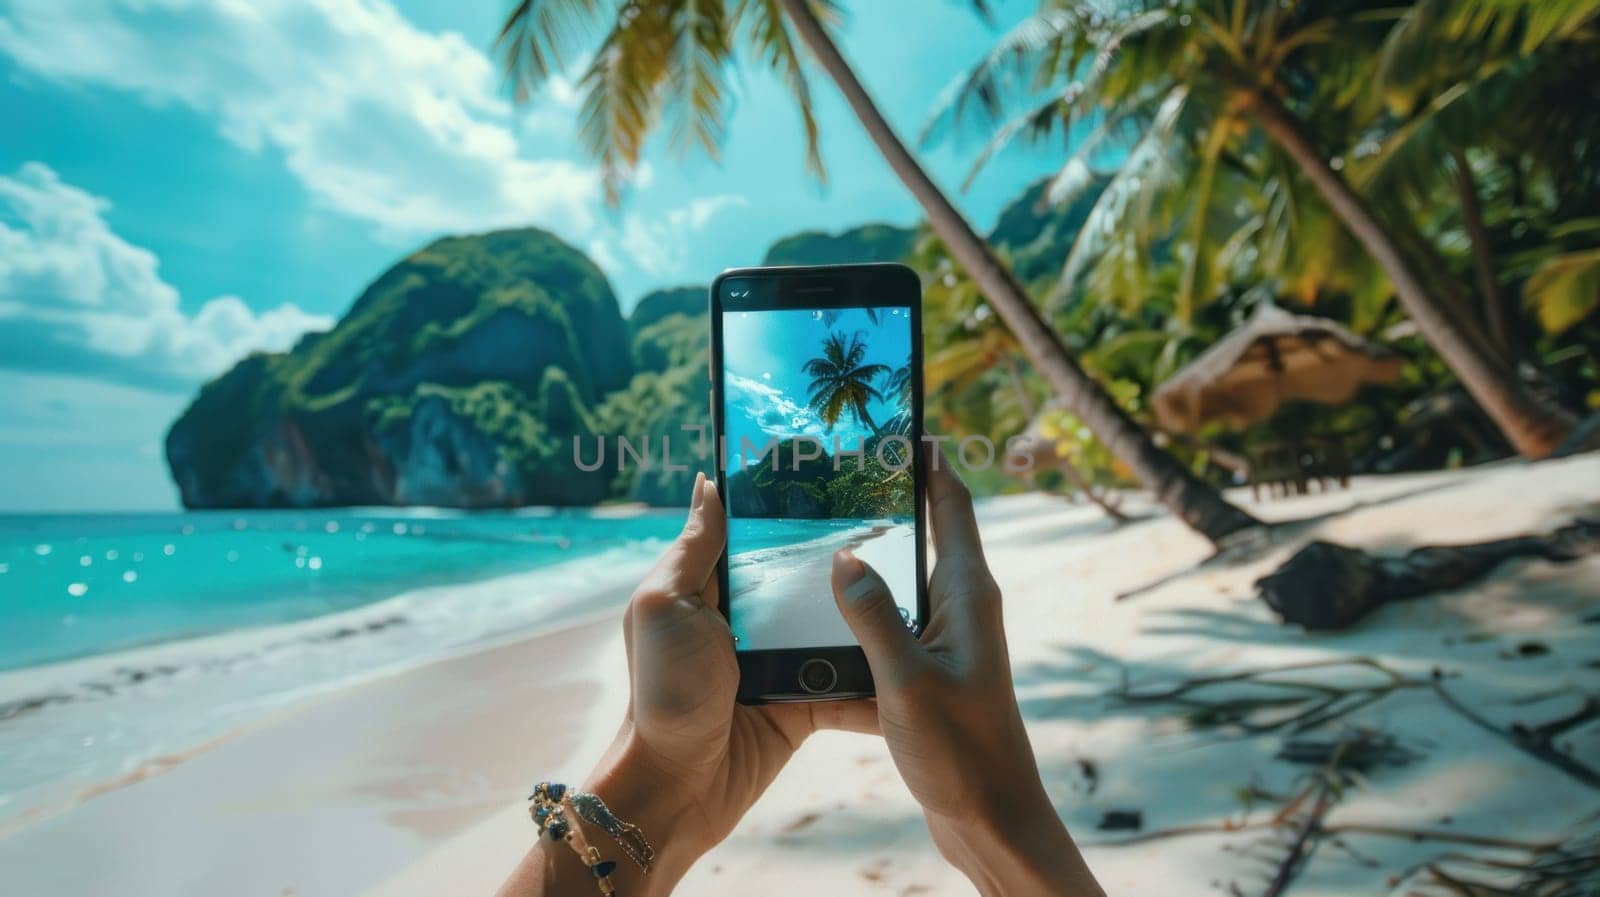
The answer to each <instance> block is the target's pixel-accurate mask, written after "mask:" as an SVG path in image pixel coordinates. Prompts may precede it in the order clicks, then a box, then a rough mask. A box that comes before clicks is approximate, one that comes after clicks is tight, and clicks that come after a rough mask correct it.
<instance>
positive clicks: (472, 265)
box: [167, 228, 633, 507]
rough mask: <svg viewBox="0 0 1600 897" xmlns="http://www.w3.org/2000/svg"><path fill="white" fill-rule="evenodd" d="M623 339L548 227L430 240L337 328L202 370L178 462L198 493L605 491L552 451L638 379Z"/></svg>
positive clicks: (573, 497) (191, 496)
mask: <svg viewBox="0 0 1600 897" xmlns="http://www.w3.org/2000/svg"><path fill="white" fill-rule="evenodd" d="M627 339H628V337H627V327H626V325H625V323H624V321H623V319H622V316H621V314H620V312H619V311H618V308H617V300H616V297H615V296H614V295H613V294H612V292H611V288H610V286H609V285H608V284H607V282H606V279H605V277H604V275H602V274H601V273H600V270H599V269H598V268H597V267H595V265H594V264H593V263H592V262H590V261H589V259H588V258H586V257H585V256H584V255H583V254H582V253H581V252H578V251H577V250H575V249H573V248H572V247H570V246H568V245H566V244H565V243H563V242H561V241H560V240H559V239H557V238H556V237H554V236H552V235H551V234H548V233H546V232H544V231H541V230H536V229H532V228H529V229H523V230H511V231H499V232H495V233H490V234H484V235H480V236H470V237H450V238H446V239H442V240H438V241H436V242H434V243H432V244H430V245H429V246H427V247H426V248H424V249H422V250H420V251H418V252H416V253H414V254H412V255H411V256H409V257H407V258H406V259H404V260H402V261H401V262H400V263H399V264H397V265H395V266H394V267H393V268H391V269H389V270H388V271H387V272H385V273H384V274H383V275H382V276H380V277H379V278H378V279H377V280H376V281H374V282H373V283H372V285H371V286H370V287H368V288H367V290H366V291H365V292H364V293H363V294H362V295H361V297H360V298H358V299H357V300H356V302H355V303H354V304H353V305H352V306H351V308H350V311H349V312H348V313H346V314H345V316H344V318H343V319H342V320H340V321H339V323H338V325H337V326H335V327H334V329H333V330H331V331H329V332H328V333H326V334H319V335H315V336H311V337H307V338H306V339H304V340H302V341H301V342H300V344H299V345H297V346H296V347H295V348H294V349H293V350H292V351H290V352H288V353H283V354H277V355H258V356H254V357H252V358H249V359H246V360H245V361H243V362H241V363H240V364H239V365H238V366H236V367H235V368H234V369H233V370H231V371H229V372H228V373H226V374H224V375H223V376H222V377H220V378H218V379H217V380H216V381H214V382H212V383H210V384H208V385H207V386H206V387H205V388H204V389H203V390H202V391H201V394H200V396H199V397H198V398H197V399H196V401H195V403H194V404H193V405H192V406H191V407H190V408H189V409H188V410H187V411H186V412H185V413H184V415H183V417H181V418H180V419H179V420H178V421H177V422H176V423H175V424H174V425H173V427H172V430H171V432H170V433H169V434H168V437H167V454H168V461H169V463H170V464H171V466H172V470H173V475H174V478H175V479H176V480H177V482H178V485H179V489H180V491H181V492H182V495H183V500H184V502H185V504H186V505H188V506H190V507H226V506H306V505H340V504H366V503H402V504H403V503H439V504H466V505H470V506H480V505H511V504H526V503H544V502H552V503H570V502H573V501H583V502H589V501H596V500H599V499H602V498H605V497H606V496H607V494H608V492H607V489H606V488H604V484H602V488H598V489H597V488H595V486H594V484H593V483H576V484H575V483H574V482H569V481H566V480H564V479H563V477H562V476H561V475H560V474H561V473H563V472H565V473H569V474H570V473H573V471H563V470H562V469H561V468H560V467H559V465H557V466H552V465H553V464H554V461H555V460H556V459H559V457H560V455H561V449H562V448H565V450H566V451H568V452H570V438H571V434H572V432H574V431H573V429H572V428H573V427H576V426H578V425H579V424H581V423H582V422H584V421H587V420H590V419H591V415H592V410H591V409H592V408H593V406H595V405H597V404H598V403H599V402H600V401H602V400H603V399H604V397H605V396H606V395H608V394H610V393H611V392H614V391H615V390H617V389H619V388H622V387H624V386H626V385H627V384H628V381H629V378H630V376H631V375H632V371H633V365H632V361H631V355H630V353H629V351H628V341H627ZM424 409H425V410H426V413H419V411H422V410H424ZM555 418H560V420H557V419H555ZM558 423H559V424H560V425H558ZM580 429H581V427H580ZM578 479H579V480H581V479H582V478H578Z"/></svg>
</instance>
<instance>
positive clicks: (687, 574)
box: [640, 473, 728, 601]
mask: <svg viewBox="0 0 1600 897" xmlns="http://www.w3.org/2000/svg"><path fill="white" fill-rule="evenodd" d="M727 539H728V528H727V519H726V518H725V517H724V515H723V513H722V502H721V499H719V498H718V497H717V489H716V486H715V485H713V484H712V483H711V482H710V481H708V480H707V479H706V476H705V474H703V473H702V474H698V475H696V476H695V481H694V498H693V501H692V502H691V504H690V505H689V517H688V519H687V520H686V521H684V524H683V531H682V532H681V533H679V534H678V538H677V539H676V540H674V541H673V543H672V545H670V546H669V547H668V548H667V550H666V553H664V554H663V555H662V556H661V560H659V561H657V562H656V565H655V567H654V568H653V569H651V571H650V572H649V573H648V574H646V575H645V578H644V582H643V584H641V585H640V591H641V592H645V591H654V592H660V593H662V594H666V595H672V596H678V597H690V596H693V597H694V598H695V600H697V601H703V600H704V595H705V593H706V586H707V584H708V583H710V582H711V580H712V578H713V576H714V574H715V573H716V571H717V562H718V561H719V560H720V559H721V558H722V547H723V545H724V544H725V543H726V542H727Z"/></svg>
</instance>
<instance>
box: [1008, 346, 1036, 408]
mask: <svg viewBox="0 0 1600 897" xmlns="http://www.w3.org/2000/svg"><path fill="white" fill-rule="evenodd" d="M1005 365H1006V376H1007V377H1009V378H1010V380H1011V391H1012V392H1014V393H1016V395H1017V404H1018V405H1020V406H1021V407H1022V416H1023V417H1025V418H1027V419H1028V421H1029V422H1030V423H1031V422H1032V421H1033V416H1034V415H1035V414H1038V413H1039V409H1038V408H1036V407H1034V404H1033V396H1030V395H1028V385H1027V384H1026V383H1023V382H1022V372H1021V371H1019V370H1017V357H1016V356H1015V355H1012V354H1010V353H1006V360H1005Z"/></svg>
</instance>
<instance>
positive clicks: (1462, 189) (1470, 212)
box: [1450, 150, 1512, 359]
mask: <svg viewBox="0 0 1600 897" xmlns="http://www.w3.org/2000/svg"><path fill="white" fill-rule="evenodd" d="M1450 161H1451V162H1452V163H1453V164H1454V166H1455V169H1456V193H1457V195H1458V196H1460V197H1461V220H1462V223H1463V224H1464V225H1465V227H1466V231H1467V242H1468V243H1470V244H1471V245H1472V270H1473V273H1474V274H1475V275H1476V276H1477V278H1478V293H1479V294H1480V295H1481V297H1482V299H1483V323H1484V326H1485V327H1487V328H1488V332H1489V339H1490V340H1491V341H1492V342H1493V343H1494V347H1495V348H1496V349H1497V350H1499V352H1500V354H1501V355H1502V356H1504V357H1505V358H1507V359H1510V358H1512V350H1511V337H1510V334H1509V332H1508V328H1507V327H1506V311H1505V301H1504V300H1503V299H1501V297H1500V284H1499V282H1498V280H1497V279H1496V277H1495V273H1494V257H1493V256H1492V255H1490V246H1489V229H1488V228H1487V227H1485V226H1484V223H1483V204H1482V203H1480V202H1479V201H1478V184H1477V180H1476V179H1475V178H1473V176H1472V166H1470V165H1468V164H1467V154H1466V153H1464V152H1462V151H1461V150H1456V151H1454V152H1452V153H1451V154H1450Z"/></svg>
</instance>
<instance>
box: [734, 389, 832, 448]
mask: <svg viewBox="0 0 1600 897" xmlns="http://www.w3.org/2000/svg"><path fill="white" fill-rule="evenodd" d="M724 385H725V387H726V388H727V390H728V395H729V397H730V398H731V399H732V401H733V402H734V403H735V404H736V405H738V406H740V407H742V408H744V409H745V411H746V412H747V414H748V415H749V417H750V419H751V420H752V421H753V422H754V423H755V425H756V426H758V427H760V428H761V431H762V432H763V433H766V434H767V435H769V436H777V437H778V438H780V439H787V438H789V437H791V436H811V437H813V438H816V439H819V440H821V441H822V442H823V444H824V445H830V444H831V439H832V437H831V436H829V435H827V434H826V433H825V432H824V430H823V427H822V421H821V420H819V419H818V418H817V416H816V414H814V413H812V411H811V409H810V408H807V407H806V406H804V405H802V404H800V403H799V402H796V401H795V400H793V399H791V398H789V397H788V396H786V395H784V394H783V391H782V390H780V389H778V388H777V387H776V386H773V385H772V384H770V383H764V382H762V381H760V380H757V379H755V378H754V377H745V376H742V375H740V374H735V373H733V372H732V371H728V372H726V373H725V374H724ZM847 444H848V443H847Z"/></svg>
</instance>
